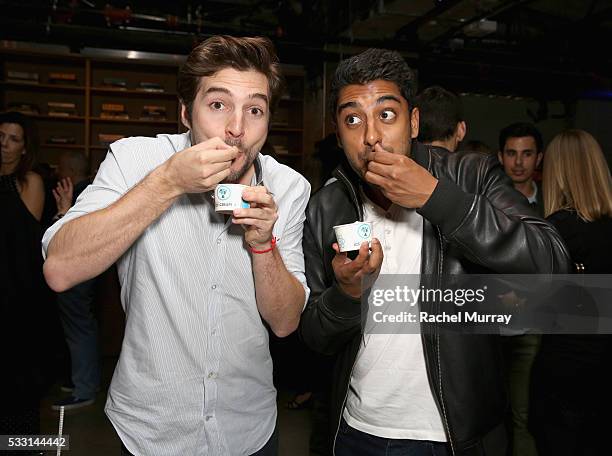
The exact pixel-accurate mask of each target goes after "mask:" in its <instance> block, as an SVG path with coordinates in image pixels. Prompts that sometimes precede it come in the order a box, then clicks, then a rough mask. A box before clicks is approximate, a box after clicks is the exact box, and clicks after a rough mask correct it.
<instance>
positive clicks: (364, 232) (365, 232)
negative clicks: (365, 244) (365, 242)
mask: <svg viewBox="0 0 612 456" xmlns="http://www.w3.org/2000/svg"><path fill="white" fill-rule="evenodd" d="M357 233H359V236H361V237H362V238H363V239H367V238H369V237H370V225H368V224H367V223H364V224H362V225H360V226H359V228H358V229H357Z"/></svg>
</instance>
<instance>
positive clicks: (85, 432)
mask: <svg viewBox="0 0 612 456" xmlns="http://www.w3.org/2000/svg"><path fill="white" fill-rule="evenodd" d="M113 368H114V363H113V362H112V360H111V361H109V360H106V362H104V369H103V371H104V373H103V385H104V388H103V390H102V391H101V392H100V393H98V396H97V399H96V402H95V403H94V404H93V405H91V406H88V407H83V408H81V409H77V410H73V411H70V412H66V413H65V415H64V431H63V433H64V434H68V435H69V436H70V450H68V451H64V452H62V454H66V455H67V456H119V455H120V454H121V443H120V441H119V438H118V437H117V434H116V433H115V431H114V429H113V426H112V425H111V423H110V422H109V421H108V418H107V417H106V415H105V414H104V403H105V402H106V389H107V388H108V385H109V383H110V378H111V376H112V369H113ZM64 395H65V393H62V392H61V391H60V389H59V385H56V386H55V387H54V388H53V389H52V390H51V391H50V392H49V394H48V395H47V396H46V397H45V398H44V400H43V402H42V405H41V434H47V435H49V434H57V432H58V423H59V412H56V411H53V410H51V404H52V403H53V402H54V401H55V400H57V399H58V398H61V397H63V396H64ZM291 398H292V393H291V392H288V391H279V394H278V416H279V421H278V423H279V439H280V444H279V454H280V456H308V455H309V450H308V437H309V434H310V410H287V409H286V408H285V404H286V403H287V402H288V401H289V400H290V399H291ZM147 456H149V455H147ZM151 456H154V455H151Z"/></svg>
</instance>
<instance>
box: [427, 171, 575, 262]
mask: <svg viewBox="0 0 612 456" xmlns="http://www.w3.org/2000/svg"><path fill="white" fill-rule="evenodd" d="M465 166H477V167H478V168H479V169H478V173H477V175H478V177H479V185H478V191H477V192H476V193H475V194H471V193H468V192H466V191H465V190H463V189H462V188H461V187H460V186H459V185H457V184H455V183H454V182H452V181H451V180H450V179H449V178H448V177H446V176H439V177H438V185H437V186H436V188H435V190H434V192H433V194H432V195H431V197H430V198H429V200H428V201H427V203H425V205H424V206H423V207H422V208H421V209H419V210H418V212H419V213H420V214H421V215H422V216H423V217H425V218H426V219H427V220H429V221H430V222H431V223H432V224H434V225H437V226H438V227H439V228H440V231H441V232H442V235H443V236H444V237H445V239H446V240H447V241H448V242H450V243H452V244H454V245H455V246H456V247H458V248H459V249H460V250H461V251H462V253H463V254H464V255H465V256H466V257H467V258H469V259H470V260H471V261H473V262H474V263H476V264H480V265H482V266H484V267H486V268H488V269H491V270H493V271H495V272H497V273H500V274H552V273H567V272H568V271H569V264H570V262H569V255H568V253H567V249H566V247H565V245H564V243H563V240H562V239H561V237H560V235H559V233H558V232H557V231H556V230H555V228H553V226H552V225H550V224H549V223H548V222H546V221H545V220H543V219H541V218H538V217H536V216H535V215H534V214H533V212H532V210H531V208H529V206H528V204H527V200H526V199H525V198H524V197H523V196H522V195H521V194H520V193H519V192H518V191H516V190H515V189H514V188H513V187H512V184H511V181H510V179H509V178H508V177H507V176H506V175H505V173H504V172H503V170H502V168H501V166H499V164H497V163H495V161H494V160H492V159H480V160H478V161H471V160H470V161H469V162H468V164H467V165H465ZM457 174H459V173H457Z"/></svg>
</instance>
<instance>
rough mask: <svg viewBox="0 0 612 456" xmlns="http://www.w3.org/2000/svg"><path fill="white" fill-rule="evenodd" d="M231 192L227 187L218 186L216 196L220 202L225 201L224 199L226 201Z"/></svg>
mask: <svg viewBox="0 0 612 456" xmlns="http://www.w3.org/2000/svg"><path fill="white" fill-rule="evenodd" d="M231 194H232V192H231V190H230V189H229V187H226V186H224V185H219V188H217V195H218V196H219V199H220V200H222V201H225V200H226V199H228V198H229V197H230V196H231Z"/></svg>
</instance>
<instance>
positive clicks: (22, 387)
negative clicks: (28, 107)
mask: <svg viewBox="0 0 612 456" xmlns="http://www.w3.org/2000/svg"><path fill="white" fill-rule="evenodd" d="M35 138H36V135H35V133H34V126H33V125H32V124H31V122H30V119H29V118H28V117H26V116H24V115H23V114H20V113H15V112H9V113H3V114H0V148H1V152H2V166H1V168H0V208H2V222H1V223H0V312H1V314H0V347H1V348H0V359H2V361H3V366H2V387H1V388H0V403H1V406H0V434H40V432H39V402H40V397H41V394H42V392H43V389H44V388H43V387H44V384H45V381H44V373H45V370H48V369H46V367H47V366H46V365H45V364H46V362H47V361H48V360H49V359H50V356H48V354H47V353H46V352H45V348H46V347H48V345H49V344H48V342H49V341H48V338H47V336H46V335H47V334H48V326H49V323H50V320H49V318H48V316H49V312H51V309H52V304H51V302H50V299H51V297H52V295H51V294H50V292H49V289H48V288H47V287H46V284H45V282H44V279H43V275H42V256H41V247H40V240H41V237H42V227H41V225H40V218H41V215H42V212H43V204H44V199H45V194H44V186H43V181H42V178H41V177H40V176H39V175H38V174H36V173H33V172H32V171H31V168H32V164H33V162H34V154H35V152H36V146H37V144H36V139H35ZM19 454H25V453H24V452H20V453H19Z"/></svg>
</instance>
